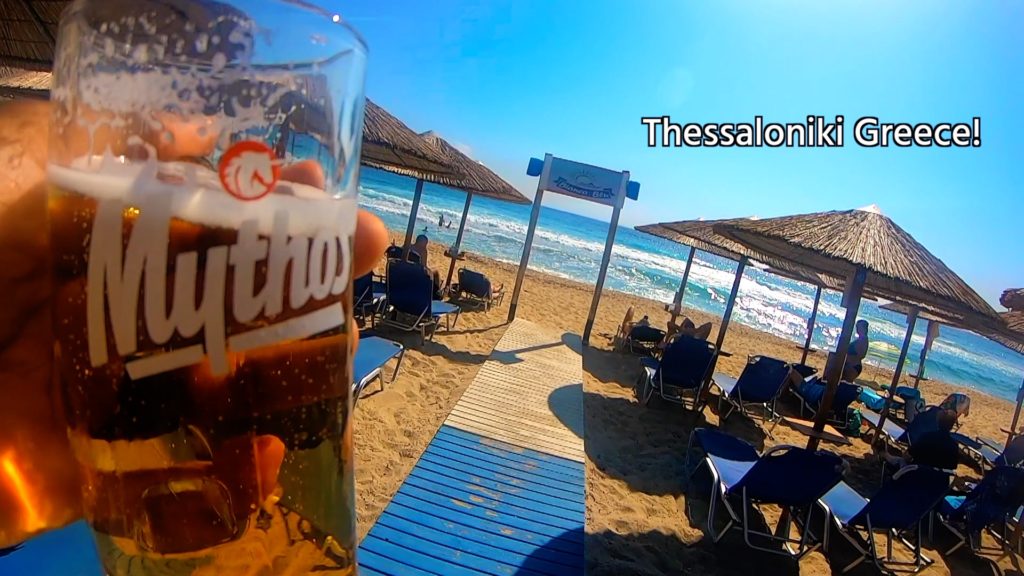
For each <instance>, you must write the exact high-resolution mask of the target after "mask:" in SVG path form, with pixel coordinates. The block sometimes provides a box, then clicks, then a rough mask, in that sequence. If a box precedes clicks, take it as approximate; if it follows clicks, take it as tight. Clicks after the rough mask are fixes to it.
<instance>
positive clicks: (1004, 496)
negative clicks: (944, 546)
mask: <svg viewBox="0 0 1024 576" xmlns="http://www.w3.org/2000/svg"><path fill="white" fill-rule="evenodd" d="M1022 505H1024V469H1021V468H1011V467H1009V466H998V467H996V468H993V469H992V470H989V471H988V472H987V473H985V476H984V477H983V478H982V479H981V482H979V483H978V484H977V485H976V486H974V488H973V489H972V490H971V491H970V492H967V493H966V494H951V495H948V496H946V497H945V498H943V499H942V502H940V503H939V506H938V507H937V508H936V510H935V516H936V517H937V518H938V520H939V521H940V522H941V523H942V525H943V526H945V527H946V529H948V530H949V531H950V532H952V533H953V535H954V536H956V538H957V543H956V544H955V545H954V546H953V547H952V548H950V549H949V550H947V551H946V554H952V553H953V552H955V551H957V550H959V549H960V548H961V547H962V546H963V545H964V544H970V547H971V549H972V550H977V549H978V547H979V546H980V545H981V532H982V531H983V530H986V529H987V530H989V531H990V532H992V534H993V536H995V537H996V539H997V540H999V542H1000V544H1002V545H1003V546H1004V547H1006V545H1007V538H1006V529H1007V526H1008V524H1009V523H1010V522H1011V520H1012V515H1013V514H1015V513H1016V512H1017V511H1018V510H1020V507H1021V506H1022ZM1000 533H1001V534H1000Z"/></svg>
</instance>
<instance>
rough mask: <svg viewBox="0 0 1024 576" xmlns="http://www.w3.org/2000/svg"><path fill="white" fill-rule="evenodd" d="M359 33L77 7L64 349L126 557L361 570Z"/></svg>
mask: <svg viewBox="0 0 1024 576" xmlns="http://www.w3.org/2000/svg"><path fill="white" fill-rule="evenodd" d="M243 5H244V7H243ZM365 55H366V49H365V46H364V45H363V44H362V41H361V40H360V39H359V38H358V36H357V35H356V34H355V33H354V31H352V30H351V29H350V28H348V27H347V26H346V25H344V24H342V23H340V17H339V16H337V15H332V14H330V13H327V12H325V11H323V10H320V9H319V8H317V7H316V6H314V5H313V4H307V3H295V2H291V1H290V0H261V1H260V2H252V3H242V4H239V3H236V2H224V1H220V0H131V1H130V2H129V1H127V0H113V1H110V0H76V2H74V3H73V4H72V6H71V7H70V8H69V9H68V11H67V12H65V14H64V17H63V22H62V25H61V33H60V39H59V42H58V48H57V58H56V60H55V64H54V87H53V90H52V100H53V104H54V108H53V110H54V111H53V129H52V138H51V141H50V142H51V146H50V158H49V164H48V169H47V177H48V181H49V185H50V190H49V203H48V207H47V210H48V213H49V228H50V241H51V242H50V244H51V247H50V249H51V256H52V263H51V267H52V270H53V278H54V293H55V296H54V304H53V322H54V333H55V336H56V338H55V339H56V350H55V353H54V354H55V360H56V362H55V363H56V366H57V372H58V379H59V380H60V384H61V386H62V388H63V390H64V402H65V404H66V406H65V407H66V412H67V419H68V435H69V438H70V443H71V452H72V453H73V456H74V459H75V460H76V462H77V465H78V468H79V469H80V471H81V477H82V483H83V492H82V494H83V498H82V500H83V506H84V511H85V516H86V520H87V521H88V522H89V525H90V527H91V528H92V530H93V533H94V536H95V540H96V543H97V547H98V550H99V553H100V558H101V560H102V562H103V565H104V568H105V570H106V571H107V572H108V573H109V574H111V575H113V576H122V575H125V576H127V575H132V576H149V575H167V576H178V575H182V576H184V575H190V576H191V575H207V574H211V575H212V574H217V575H229V576H230V575H234V574H238V575H253V576H257V575H259V576H274V575H284V574H289V575H290V574H306V573H311V572H322V573H326V574H339V575H348V574H355V573H356V558H355V552H356V530H355V497H354V478H353V470H352V466H353V461H352V460H353V454H352V431H351V414H350V412H351V409H352V398H351V397H350V394H351V378H352V375H351V369H352V368H351V357H352V353H353V349H354V348H353V341H352V340H351V339H350V335H351V334H353V332H352V330H353V329H354V324H353V322H352V319H351V312H352V294H351V285H352V277H351V276H352V249H353V247H352V238H353V235H354V232H355V223H356V212H357V201H356V195H357V190H356V188H357V183H358V177H359V153H360V145H359V144H360V137H361V132H362V118H363V108H362V106H363V98H362V89H363V78H364V63H365ZM314 167H315V170H305V171H296V170H294V169H295V168H314ZM314 176H315V177H314Z"/></svg>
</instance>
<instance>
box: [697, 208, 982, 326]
mask: <svg viewBox="0 0 1024 576" xmlns="http://www.w3.org/2000/svg"><path fill="white" fill-rule="evenodd" d="M715 231H716V232H718V233H720V234H722V235H724V236H727V237H729V238H731V239H733V240H735V241H737V242H740V243H742V244H743V245H745V246H747V247H749V248H750V249H751V250H754V251H755V252H756V253H758V254H762V255H764V256H767V257H771V258H777V259H782V260H785V261H788V262H798V263H800V264H802V265H804V266H807V267H809V268H811V269H813V270H815V271H816V272H819V273H825V274H829V275H832V276H835V277H839V278H846V277H849V276H850V275H851V274H852V273H853V272H854V271H855V270H856V269H857V268H858V267H863V268H864V269H866V270H867V271H868V276H867V283H866V287H867V288H870V289H871V291H872V292H873V293H875V294H877V295H879V296H882V297H883V298H886V299H888V300H894V301H900V302H907V303H911V304H915V305H921V306H926V307H931V308H932V311H941V312H943V313H951V314H960V315H963V316H964V317H965V320H969V321H971V322H975V321H976V322H978V323H979V324H981V325H991V324H993V323H994V322H995V321H996V314H995V310H993V309H992V307H991V306H989V305H988V303H987V302H985V300H984V299H982V297H981V296H979V295H978V293H977V292H975V291H974V290H973V289H972V288H971V287H970V286H968V285H967V283H966V282H964V281H963V279H961V278H960V277H959V276H957V275H956V273H955V272H953V271H952V270H950V269H949V267H948V266H946V265H945V264H944V263H943V262H942V260H940V259H939V258H938V257H936V256H935V255H933V254H932V253H931V252H929V251H928V250H927V249H925V247H924V246H922V245H921V244H920V243H919V242H917V241H916V240H914V238H913V237H912V236H911V235H910V234H908V233H907V232H906V231H904V230H903V229H902V228H900V227H899V226H897V225H896V223H894V222H893V221H892V220H890V219H889V218H887V217H886V216H884V215H883V214H882V213H881V211H879V210H878V209H877V207H874V206H872V207H868V208H863V209H858V210H844V211H832V212H818V213H812V214H799V215H796V216H783V217H779V218H767V219H762V220H733V221H729V222H724V223H722V224H719V225H716V226H715Z"/></svg>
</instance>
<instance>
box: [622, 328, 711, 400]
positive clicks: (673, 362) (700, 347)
mask: <svg viewBox="0 0 1024 576" xmlns="http://www.w3.org/2000/svg"><path fill="white" fill-rule="evenodd" d="M716 352H717V349H716V348H715V345H714V344H712V343H710V342H707V341H705V340H699V339H697V338H691V337H689V336H685V335H681V336H679V337H678V338H677V339H676V340H675V341H674V342H672V343H671V344H669V346H668V348H666V349H665V351H664V352H663V353H662V355H661V360H656V359H654V358H650V357H644V358H641V359H640V377H639V379H638V380H637V386H636V390H637V392H638V395H639V397H640V401H641V402H643V403H644V404H647V403H649V402H650V401H651V396H653V395H654V393H655V392H657V393H658V395H659V396H661V397H662V399H664V400H667V401H669V402H675V403H676V404H682V405H683V406H686V395H687V394H692V396H693V400H692V405H691V407H692V409H693V410H699V408H700V398H701V392H703V389H704V382H705V380H706V379H707V375H708V370H710V369H711V364H712V363H713V362H714V360H715V354H716Z"/></svg>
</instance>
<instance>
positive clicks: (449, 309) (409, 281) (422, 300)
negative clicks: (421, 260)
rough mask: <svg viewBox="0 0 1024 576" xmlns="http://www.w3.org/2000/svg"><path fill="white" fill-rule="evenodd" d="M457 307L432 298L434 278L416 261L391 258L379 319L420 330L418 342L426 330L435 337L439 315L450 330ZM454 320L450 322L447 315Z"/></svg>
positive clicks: (457, 310) (412, 329)
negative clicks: (384, 301) (381, 316)
mask: <svg viewBox="0 0 1024 576" xmlns="http://www.w3.org/2000/svg"><path fill="white" fill-rule="evenodd" d="M459 312H460V309H459V307H458V306H455V305H454V304H450V303H448V302H441V301H440V300H434V281H433V279H432V278H431V277H430V273H429V272H428V271H427V269H426V268H425V267H423V266H421V265H419V264H414V263H412V262H403V261H401V260H390V261H389V262H388V275H387V311H386V312H385V315H384V319H383V320H382V323H384V324H387V325H388V326H394V327H396V328H399V329H401V330H405V331H407V332H416V331H418V332H419V333H420V342H421V343H422V342H423V341H424V340H426V335H427V332H429V333H430V339H431V340H433V339H434V332H435V331H436V330H437V326H438V323H439V322H440V319H441V317H444V319H445V329H446V330H451V328H452V326H454V325H455V323H457V322H458V321H459ZM452 316H454V317H455V318H454V320H452V321H451V322H450V323H449V319H450V318H451V317H452Z"/></svg>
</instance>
